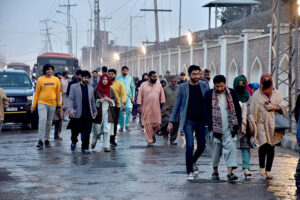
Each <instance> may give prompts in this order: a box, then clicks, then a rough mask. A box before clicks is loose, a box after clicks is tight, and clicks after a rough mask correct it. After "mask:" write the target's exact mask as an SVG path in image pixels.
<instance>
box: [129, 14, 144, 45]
mask: <svg viewBox="0 0 300 200" xmlns="http://www.w3.org/2000/svg"><path fill="white" fill-rule="evenodd" d="M139 17H143V16H130V47H132V19H133V18H139Z"/></svg>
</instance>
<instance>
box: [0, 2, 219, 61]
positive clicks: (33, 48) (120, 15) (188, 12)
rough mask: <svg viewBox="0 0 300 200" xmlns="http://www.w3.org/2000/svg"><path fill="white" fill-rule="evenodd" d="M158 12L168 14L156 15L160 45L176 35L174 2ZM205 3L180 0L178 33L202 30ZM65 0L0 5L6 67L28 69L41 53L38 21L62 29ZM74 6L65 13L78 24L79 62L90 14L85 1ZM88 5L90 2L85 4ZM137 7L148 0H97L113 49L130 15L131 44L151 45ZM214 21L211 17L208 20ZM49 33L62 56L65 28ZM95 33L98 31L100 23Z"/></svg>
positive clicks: (125, 33) (123, 39) (147, 20)
mask: <svg viewBox="0 0 300 200" xmlns="http://www.w3.org/2000/svg"><path fill="white" fill-rule="evenodd" d="M157 1H158V8H163V9H172V10H173V11H172V12H171V13H160V14H159V28H160V40H161V41H162V40H167V39H168V38H170V37H177V36H178V24H179V23H178V18H179V0H157ZM209 1H210V0H182V34H185V33H186V31H187V29H191V30H192V31H198V30H201V29H206V28H207V26H208V8H202V6H203V5H204V4H205V3H207V2H209ZM67 2H68V1H67V0H1V1H0V54H2V55H3V56H4V57H5V58H6V62H12V61H14V62H25V63H27V64H30V65H33V64H34V63H35V62H36V57H37V56H38V55H39V54H40V53H41V51H42V40H44V36H42V34H41V33H42V32H41V30H42V29H44V28H45V25H44V24H43V23H41V22H40V20H43V19H47V18H48V19H51V20H55V21H58V22H61V23H62V24H66V23H67V22H66V15H63V14H59V13H57V12H56V11H57V10H60V11H62V12H66V8H64V7H59V4H66V3H67ZM70 2H71V3H72V4H77V6H76V7H72V8H71V15H72V16H73V17H74V18H75V19H76V21H77V24H78V48H77V53H78V55H77V57H78V58H79V59H81V50H80V49H81V48H82V47H83V46H86V45H87V43H88V41H87V40H88V38H87V35H88V34H87V31H88V29H89V18H90V15H91V9H90V6H89V2H88V0H70ZM90 2H91V4H92V6H93V5H94V1H93V0H90ZM142 8H153V0H100V10H101V11H100V15H101V17H104V16H108V17H112V19H111V20H108V21H107V22H106V30H108V31H111V32H112V34H110V39H116V41H117V44H119V45H129V43H130V42H129V38H130V36H129V32H130V30H129V27H130V26H129V24H130V16H143V18H134V20H133V45H134V46H140V45H141V43H142V41H145V40H147V39H148V40H149V41H154V40H155V28H154V14H153V12H141V11H140V9H142ZM212 17H214V16H212ZM71 21H72V29H73V47H74V50H73V52H74V54H75V53H76V50H75V41H76V26H75V22H74V21H73V20H71ZM49 27H50V28H52V29H51V30H50V32H51V34H52V35H51V40H52V46H53V50H54V52H61V50H62V52H64V53H67V46H66V45H65V41H66V40H67V33H66V27H65V26H64V25H61V24H55V23H53V22H52V21H51V22H49ZM100 29H102V30H103V22H101V25H100Z"/></svg>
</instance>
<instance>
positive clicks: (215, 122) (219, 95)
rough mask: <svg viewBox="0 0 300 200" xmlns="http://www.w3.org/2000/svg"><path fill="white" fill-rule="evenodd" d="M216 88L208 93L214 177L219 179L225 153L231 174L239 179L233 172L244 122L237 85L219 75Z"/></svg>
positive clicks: (215, 84)
mask: <svg viewBox="0 0 300 200" xmlns="http://www.w3.org/2000/svg"><path fill="white" fill-rule="evenodd" d="M213 81H214V89H212V90H210V91H208V92H207V93H206V95H205V114H206V122H207V124H208V129H209V131H210V132H211V134H210V137H211V142H212V149H213V150H212V151H213V153H212V163H213V174H212V179H214V180H219V179H220V178H219V171H218V165H219V162H220V158H221V156H222V154H223V155H224V159H225V162H226V165H227V168H228V174H227V178H228V180H229V181H235V180H237V179H238V177H237V176H236V175H235V174H234V173H233V170H234V169H236V168H237V149H236V140H237V136H236V135H237V132H238V130H239V128H240V125H241V107H240V104H239V100H238V97H237V95H236V93H235V91H234V90H233V89H229V88H227V86H226V78H225V77H224V76H223V75H217V76H216V77H215V78H214V80H213Z"/></svg>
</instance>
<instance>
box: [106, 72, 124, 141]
mask: <svg viewBox="0 0 300 200" xmlns="http://www.w3.org/2000/svg"><path fill="white" fill-rule="evenodd" d="M108 75H109V78H110V80H111V81H112V82H113V84H112V86H111V88H112V89H113V90H114V92H115V94H116V96H117V106H116V107H114V112H115V122H114V135H112V136H110V144H111V146H113V147H116V146H117V143H116V135H117V127H118V120H119V115H120V109H122V110H125V105H126V90H125V86H124V85H123V83H122V82H121V81H118V80H116V76H117V70H115V69H109V70H108ZM121 99H122V102H121ZM122 113H123V112H122Z"/></svg>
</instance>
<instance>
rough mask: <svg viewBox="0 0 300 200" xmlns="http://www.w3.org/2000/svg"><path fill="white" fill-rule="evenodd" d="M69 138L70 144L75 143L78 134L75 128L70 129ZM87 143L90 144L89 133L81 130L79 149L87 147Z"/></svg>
mask: <svg viewBox="0 0 300 200" xmlns="http://www.w3.org/2000/svg"><path fill="white" fill-rule="evenodd" d="M71 133H72V135H71V140H72V144H76V143H77V142H78V139H77V137H78V135H79V134H80V133H79V132H78V131H76V130H71ZM89 144H90V133H87V132H83V133H81V150H82V151H83V150H85V149H89Z"/></svg>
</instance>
